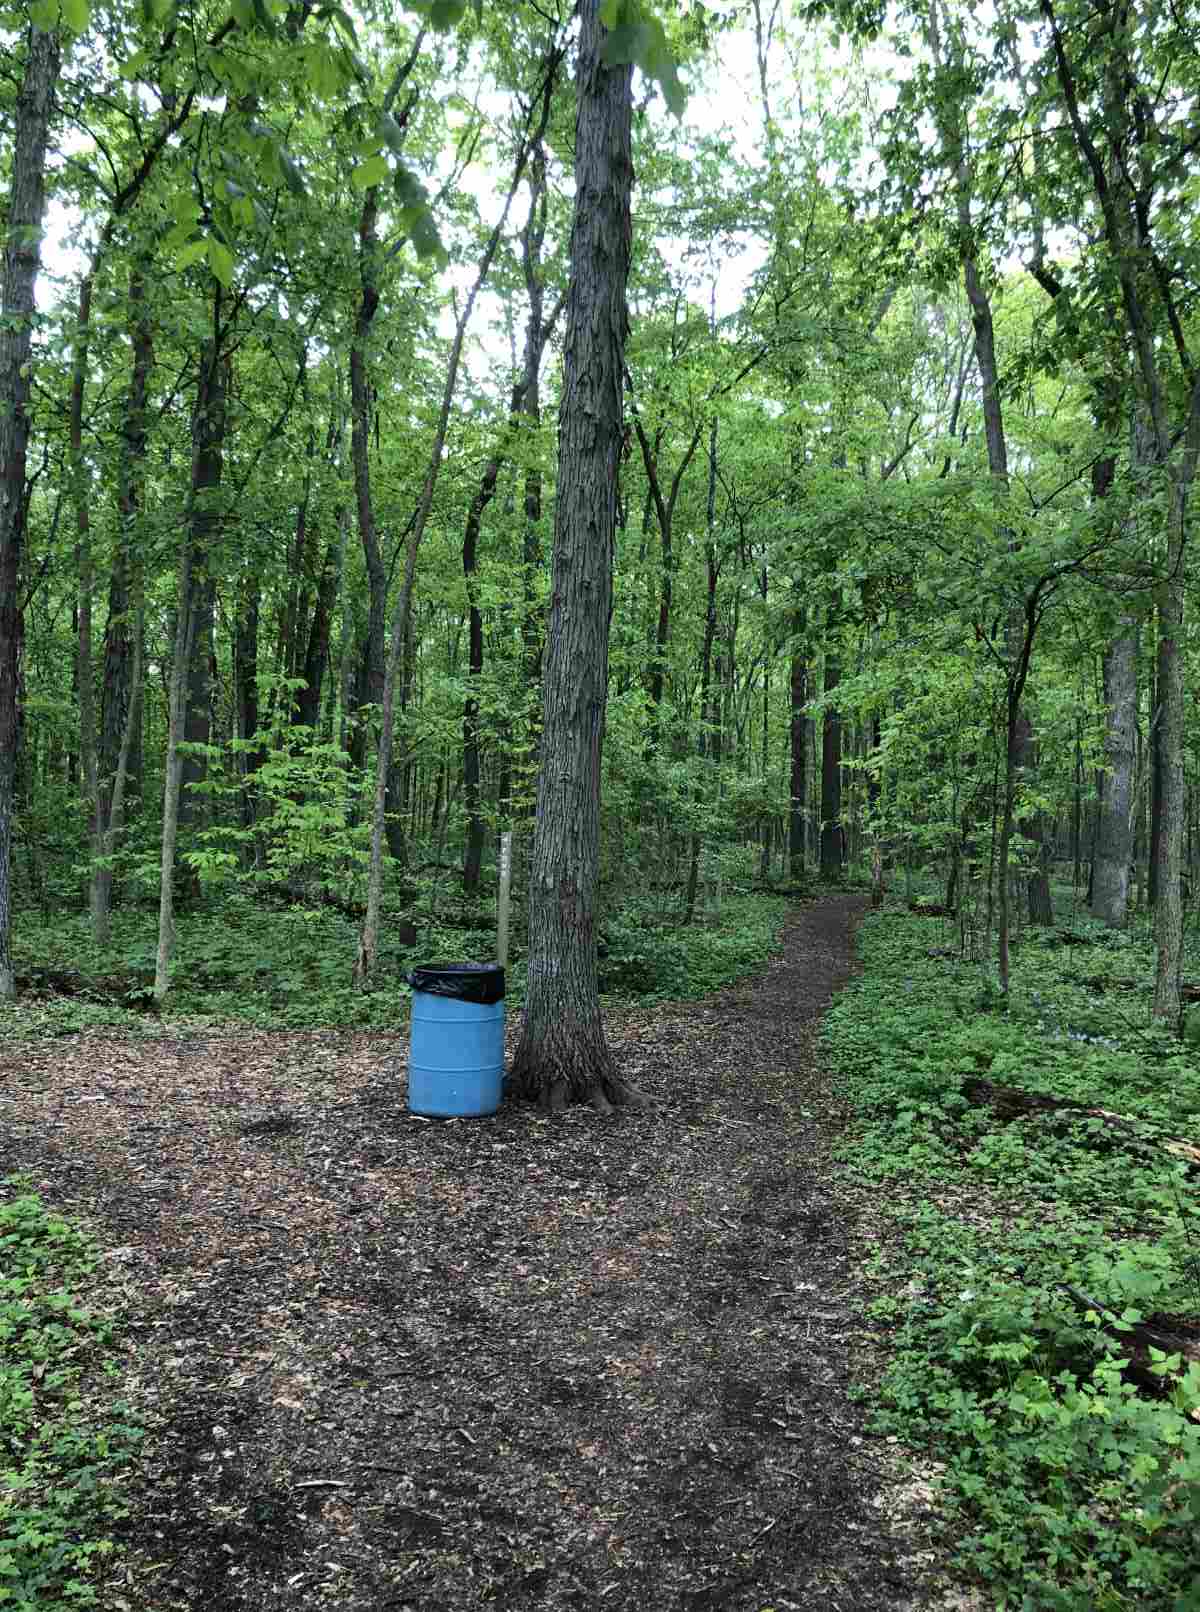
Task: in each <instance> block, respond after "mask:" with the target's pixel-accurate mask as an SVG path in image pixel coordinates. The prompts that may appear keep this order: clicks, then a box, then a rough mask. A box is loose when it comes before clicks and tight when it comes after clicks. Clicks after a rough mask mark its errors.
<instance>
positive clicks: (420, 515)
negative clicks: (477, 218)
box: [354, 43, 562, 989]
mask: <svg viewBox="0 0 1200 1612" xmlns="http://www.w3.org/2000/svg"><path fill="white" fill-rule="evenodd" d="M561 62H562V50H561V48H560V47H559V46H558V45H557V44H556V43H555V44H551V46H550V47H549V48H548V50H547V52H546V55H545V56H544V57H543V59H542V61H541V63H540V64H539V65H540V68H541V71H542V78H541V82H540V84H539V87H538V93H537V95H536V96H535V98H534V101H533V103H532V105H531V106H530V110H529V122H530V123H532V122H533V121H534V120H535V119H536V120H537V125H536V129H535V130H533V131H531V130H530V129H529V127H528V125H527V127H526V131H525V135H524V137H523V139H522V141H521V144H520V147H519V149H518V152H517V158H516V162H515V164H514V170H513V178H512V183H511V184H510V185H509V188H508V194H507V196H506V197H505V200H504V206H503V208H502V209H501V213H500V218H499V220H498V221H497V223H496V226H495V228H494V229H493V230H492V232H491V234H490V235H489V237H488V239H487V243H486V245H485V246H484V249H483V253H482V255H481V257H480V260H479V267H478V269H477V270H476V273H475V281H474V284H473V285H472V287H471V290H470V292H469V293H468V295H467V299H466V301H465V303H464V304H463V308H462V312H461V313H460V314H459V316H458V320H457V322H456V325H455V330H454V340H453V341H452V342H451V344H450V358H449V361H448V363H447V366H446V382H445V386H444V387H443V389H442V402H441V408H440V409H439V412H438V419H437V425H436V427H435V428H434V434H433V445H432V447H431V449H430V456H429V464H428V466H427V468H426V471H425V481H424V484H423V486H422V488H421V496H420V498H419V499H418V502H417V507H416V509H415V510H414V511H413V517H412V520H411V522H410V523H409V533H408V541H407V543H406V545H405V550H404V576H403V579H402V581H401V584H400V597H399V599H398V600H397V602H396V608H395V611H394V613H393V616H392V634H391V642H390V645H389V648H388V658H387V666H386V669H385V674H384V684H383V713H382V724H381V727H380V733H379V751H378V755H377V760H376V770H375V803H374V810H373V815H372V820H371V860H370V868H369V872H368V876H367V911H366V916H365V918H364V920H363V927H362V933H361V935H360V937H359V945H358V954H357V956H356V958H355V961H354V979H355V982H356V984H357V985H358V986H359V988H360V989H364V988H365V987H366V984H367V982H368V980H369V979H370V977H371V973H372V971H373V969H374V967H375V957H376V954H377V952H378V949H379V920H380V913H381V911H382V905H383V837H384V824H385V820H386V817H387V803H388V777H389V770H390V768H391V764H392V746H393V722H394V719H395V704H396V684H397V681H398V679H399V673H400V667H401V661H402V658H403V650H404V646H405V644H406V642H407V640H408V630H409V618H410V612H411V609H412V595H413V584H414V581H415V578H416V569H417V554H418V551H419V550H420V547H421V540H422V538H423V537H424V536H425V527H426V525H427V524H428V521H429V512H430V510H431V509H432V507H433V495H434V491H435V490H436V487H437V481H438V475H439V473H440V471H441V468H442V457H443V454H444V451H445V446H446V430H447V427H448V425H449V421H450V408H451V405H452V403H453V401H454V392H455V389H456V387H457V385H458V370H459V365H460V363H461V362H462V350H463V343H464V341H465V340H466V335H467V327H468V325H469V324H470V322H471V317H472V315H473V313H474V311H475V304H476V302H477V301H478V299H479V293H480V291H481V290H482V289H483V286H484V284H485V283H486V281H487V277H488V274H489V273H490V272H491V267H492V260H493V258H494V257H495V255H496V250H497V248H498V247H499V245H500V240H501V237H502V235H503V232H504V229H505V226H506V225H507V223H508V215H509V211H510V210H511V208H512V204H513V198H514V197H515V196H516V193H517V190H518V188H519V187H520V184H521V177H522V175H523V174H524V171H525V165H526V163H527V162H528V160H529V157H530V154H531V152H532V151H533V150H535V149H536V148H537V147H538V146H540V144H541V142H542V140H543V138H544V137H545V133H546V126H547V124H548V123H549V121H550V109H551V103H552V100H553V91H554V84H555V81H556V79H557V76H558V69H559V66H560V65H561Z"/></svg>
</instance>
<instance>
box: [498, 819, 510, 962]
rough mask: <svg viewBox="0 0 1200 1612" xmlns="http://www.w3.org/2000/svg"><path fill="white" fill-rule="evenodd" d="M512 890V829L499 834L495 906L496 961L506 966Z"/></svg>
mask: <svg viewBox="0 0 1200 1612" xmlns="http://www.w3.org/2000/svg"><path fill="white" fill-rule="evenodd" d="M511 890H512V829H511V828H509V829H505V831H504V833H503V834H501V836H500V898H499V901H498V903H497V908H496V961H497V962H498V963H499V964H500V967H501V968H506V967H507V966H508V906H509V895H510V892H511Z"/></svg>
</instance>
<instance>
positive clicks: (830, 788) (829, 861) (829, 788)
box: [821, 620, 844, 879]
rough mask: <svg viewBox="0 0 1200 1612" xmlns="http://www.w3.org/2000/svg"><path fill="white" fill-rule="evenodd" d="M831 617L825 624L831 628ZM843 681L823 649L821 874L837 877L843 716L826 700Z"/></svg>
mask: <svg viewBox="0 0 1200 1612" xmlns="http://www.w3.org/2000/svg"><path fill="white" fill-rule="evenodd" d="M833 625H834V624H833V622H832V620H831V621H830V622H829V623H828V629H829V631H830V632H832V630H833ZM841 680H842V666H841V661H840V660H839V658H838V656H837V654H836V653H835V652H834V651H833V650H832V649H831V648H829V647H828V645H827V646H826V649H825V689H824V692H825V697H826V704H825V709H824V712H823V714H822V718H821V877H822V878H823V879H839V878H841V874H842V845H843V839H844V834H843V829H842V719H841V717H840V715H839V714H838V711H837V708H836V707H835V706H834V705H832V704H831V703H829V696H830V695H831V694H833V693H835V692H836V690H837V687H838V684H839V683H840V682H841Z"/></svg>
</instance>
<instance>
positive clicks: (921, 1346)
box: [825, 910, 1200, 1612]
mask: <svg viewBox="0 0 1200 1612" xmlns="http://www.w3.org/2000/svg"><path fill="white" fill-rule="evenodd" d="M949 938H951V936H950V934H949V932H948V926H947V931H946V932H943V931H941V930H940V928H939V926H937V925H935V924H932V923H931V922H930V920H929V919H928V918H921V917H913V916H910V915H909V914H908V913H906V912H893V911H890V910H885V911H884V912H883V913H880V914H878V915H874V916H872V917H871V918H869V919H868V920H867V921H866V923H865V924H864V926H863V930H862V934H861V942H860V944H861V954H862V958H863V961H864V964H865V973H864V975H863V977H862V978H860V979H859V980H858V981H857V982H856V983H855V984H854V985H853V986H851V988H850V989H849V990H847V991H846V992H845V993H844V994H843V996H842V997H841V998H840V999H839V1001H838V1003H837V1004H836V1006H835V1008H834V1010H833V1011H832V1013H831V1014H830V1015H829V1018H828V1020H827V1024H826V1031H825V1034H826V1039H827V1045H828V1048H829V1051H830V1054H831V1056H832V1059H833V1061H834V1066H835V1068H836V1070H837V1071H838V1073H839V1075H840V1078H841V1081H842V1083H843V1086H844V1090H845V1092H846V1094H847V1095H848V1097H849V1099H850V1101H851V1103H852V1105H853V1109H854V1111H855V1115H856V1118H855V1120H854V1122H853V1124H852V1132H851V1140H850V1142H849V1143H848V1152H847V1157H848V1158H849V1159H850V1161H851V1163H852V1165H853V1167H854V1168H855V1169H856V1170H857V1171H858V1172H860V1173H861V1174H862V1175H863V1176H865V1177H867V1178H868V1179H869V1180H871V1181H872V1182H874V1183H876V1188H877V1194H878V1200H879V1202H880V1204H881V1206H883V1208H884V1210H885V1212H886V1213H887V1214H889V1215H890V1216H892V1217H893V1218H894V1220H895V1223H896V1228H897V1236H896V1237H894V1238H887V1239H885V1240H884V1243H883V1245H882V1247H881V1251H880V1253H879V1255H878V1258H877V1261H876V1265H875V1268H874V1271H873V1275H874V1277H875V1278H876V1280H877V1282H878V1284H879V1287H880V1289H881V1291H882V1296H881V1297H880V1298H879V1299H878V1301H877V1302H876V1303H875V1305H874V1306H873V1311H874V1317H875V1320H876V1322H877V1323H878V1324H879V1325H880V1327H881V1328H882V1329H884V1330H885V1332H887V1333H888V1335H889V1341H890V1344H891V1348H892V1351H893V1352H892V1354H891V1364H890V1369H889V1370H888V1372H887V1375H886V1378H885V1380H884V1382H883V1385H882V1389H881V1390H871V1392H872V1393H873V1395H874V1396H875V1407H874V1426H875V1428H876V1430H877V1431H879V1432H885V1433H888V1434H895V1435H899V1436H900V1437H901V1438H902V1439H903V1440H904V1441H906V1442H907V1443H909V1444H910V1445H915V1446H922V1447H925V1448H927V1449H928V1451H929V1452H930V1454H932V1455H933V1456H934V1457H935V1458H936V1459H937V1460H938V1461H940V1462H941V1463H943V1464H944V1468H945V1471H944V1478H943V1484H944V1492H945V1500H946V1502H947V1507H948V1512H947V1515H948V1522H949V1526H950V1529H951V1531H952V1535H953V1537H954V1539H955V1541H956V1550H957V1555H958V1561H959V1564H960V1565H961V1566H962V1568H963V1569H964V1570H965V1571H966V1572H967V1573H969V1574H971V1575H972V1576H975V1577H977V1578H978V1579H979V1580H981V1581H982V1582H983V1583H984V1584H985V1585H986V1586H987V1587H988V1589H989V1590H990V1591H991V1593H992V1594H993V1595H994V1597H995V1598H996V1602H997V1604H998V1605H999V1606H1000V1607H1002V1608H1020V1609H1021V1612H1041V1609H1061V1612H1068V1609H1069V1612H1090V1609H1128V1612H1132V1609H1134V1608H1137V1609H1139V1612H1197V1609H1200V1554H1198V1552H1197V1548H1196V1539H1197V1530H1198V1526H1200V1367H1198V1366H1196V1365H1194V1364H1193V1365H1190V1366H1187V1364H1186V1362H1185V1361H1183V1360H1181V1358H1180V1357H1179V1355H1178V1354H1174V1355H1172V1354H1171V1353H1170V1352H1169V1351H1167V1350H1156V1349H1154V1348H1153V1347H1146V1346H1145V1344H1144V1343H1142V1344H1138V1342H1137V1340H1136V1339H1135V1338H1134V1336H1133V1335H1132V1328H1133V1326H1134V1325H1136V1323H1138V1322H1140V1321H1152V1322H1153V1323H1154V1324H1155V1326H1157V1327H1158V1328H1159V1329H1160V1330H1161V1331H1166V1332H1169V1331H1170V1330H1171V1327H1172V1325H1175V1326H1176V1327H1178V1328H1179V1330H1180V1332H1185V1331H1186V1328H1187V1326H1188V1325H1189V1324H1194V1322H1195V1321H1196V1320H1197V1319H1198V1318H1200V1194H1198V1192H1197V1175H1196V1174H1195V1173H1194V1172H1192V1173H1189V1169H1188V1164H1187V1161H1186V1160H1185V1159H1184V1158H1182V1157H1180V1156H1178V1155H1176V1154H1174V1153H1172V1152H1171V1151H1170V1144H1171V1143H1172V1141H1177V1140H1184V1141H1187V1140H1192V1141H1200V1118H1198V1116H1200V1063H1198V1061H1197V1057H1196V1056H1195V1054H1194V1053H1193V1050H1192V1049H1191V1048H1188V1047H1185V1046H1184V1045H1183V1044H1182V1043H1181V1042H1180V1040H1179V1039H1178V1038H1177V1037H1176V1036H1175V1035H1174V1034H1173V1033H1170V1032H1168V1031H1166V1030H1163V1029H1160V1028H1151V1027H1150V1025H1149V1023H1148V1014H1147V1008H1148V1002H1149V994H1148V980H1149V977H1150V975H1151V973H1152V967H1153V961H1152V956H1151V953H1150V950H1149V945H1148V941H1142V940H1139V939H1137V938H1131V937H1129V936H1127V935H1108V934H1105V933H1104V932H1103V931H1100V930H1098V929H1096V928H1094V927H1090V926H1089V925H1087V924H1085V923H1079V922H1077V923H1076V924H1075V925H1074V926H1073V929H1072V931H1071V941H1072V942H1073V943H1067V942H1066V941H1065V940H1064V938H1063V934H1062V932H1058V933H1055V932H1049V931H1048V932H1046V933H1045V934H1044V935H1042V936H1041V937H1040V938H1037V937H1028V938H1027V939H1026V941H1025V943H1024V944H1023V945H1022V947H1021V949H1020V951H1019V953H1018V954H1017V956H1016V958H1015V959H1014V967H1013V979H1012V992H1011V1002H1010V1003H1009V1005H1008V1006H1007V1008H1005V1005H1004V1004H1003V1002H1002V1001H1001V999H1000V997H999V995H998V993H997V991H996V990H995V987H994V984H992V983H991V982H989V980H988V978H987V976H986V974H984V973H983V972H982V971H981V969H980V967H979V966H978V965H977V964H975V965H973V964H970V963H966V962H962V961H958V960H956V958H955V956H953V955H949V956H948V955H945V954H946V953H947V952H953V950H954V948H952V947H951V946H948V945H947V944H946V941H947V940H948V939H949ZM981 1082H988V1083H994V1084H995V1085H998V1086H1006V1087H1016V1088H1019V1089H1020V1090H1021V1091H1024V1092H1031V1093H1040V1094H1042V1095H1044V1096H1048V1097H1055V1098H1059V1099H1065V1100H1068V1101H1070V1102H1073V1103H1078V1104H1080V1105H1082V1108H1081V1110H1080V1111H1073V1110H1070V1109H1065V1110H1064V1109H1059V1110H1057V1111H1056V1110H1052V1109H1042V1110H1040V1111H1032V1112H1029V1113H1024V1114H1021V1115H1019V1116H1018V1117H1015V1118H1012V1117H1009V1118H1007V1119H1006V1118H1004V1117H1002V1115H1001V1114H999V1113H998V1112H997V1110H996V1108H995V1107H994V1106H992V1105H991V1104H989V1103H988V1102H987V1101H985V1100H981V1099H983V1098H985V1097H986V1095H987V1092H986V1088H985V1087H983V1086H981V1085H980V1083H981ZM973 1083H974V1084H973ZM1087 1108H1095V1109H1104V1110H1106V1111H1108V1112H1107V1114H1088V1113H1086V1112H1083V1111H1082V1110H1083V1109H1087ZM1113 1116H1120V1118H1119V1119H1118V1118H1114V1117H1113ZM1068 1289H1073V1290H1074V1296H1073V1295H1072V1293H1071V1292H1069V1291H1067V1290H1068ZM1081 1296H1082V1298H1081ZM1185 1367H1186V1369H1185ZM864 1392H866V1390H864Z"/></svg>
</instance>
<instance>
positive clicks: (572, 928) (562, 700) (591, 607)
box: [511, 0, 635, 1111]
mask: <svg viewBox="0 0 1200 1612" xmlns="http://www.w3.org/2000/svg"><path fill="white" fill-rule="evenodd" d="M580 18H581V28H580V38H579V61H578V68H577V77H576V93H577V113H576V125H575V218H574V224H573V227H572V231H571V283H570V291H569V293H568V300H567V330H566V339H565V345H564V351H563V390H562V403H561V406H560V410H559V477H558V502H557V508H556V512H555V523H554V553H553V561H552V577H551V606H550V628H549V634H548V639H547V645H546V657H545V674H544V680H543V682H544V691H543V704H542V766H541V773H540V776H539V779H538V802H537V818H536V823H535V827H534V836H533V850H532V856H531V865H530V874H529V965H528V994H527V996H526V1001H525V1016H524V1024H523V1027H522V1034H521V1041H520V1045H519V1046H518V1049H517V1053H516V1056H515V1058H514V1060H513V1065H512V1071H511V1084H512V1086H513V1088H514V1090H515V1091H516V1092H517V1093H519V1094H520V1095H521V1096H523V1097H527V1098H531V1099H535V1100H536V1101H537V1102H538V1103H539V1104H540V1105H541V1106H542V1107H543V1108H547V1109H561V1108H563V1107H564V1106H565V1105H566V1104H567V1103H568V1102H569V1101H571V1100H572V1099H587V1100H590V1101H592V1102H593V1103H594V1104H595V1106H596V1107H597V1108H598V1109H600V1110H601V1111H607V1110H608V1109H609V1108H611V1106H612V1105H613V1103H614V1102H620V1101H622V1100H627V1099H629V1098H631V1097H633V1096H634V1095H635V1094H634V1093H633V1092H632V1091H631V1089H630V1088H628V1087H627V1086H625V1085H624V1083H623V1082H621V1081H620V1080H619V1079H618V1077H617V1074H616V1070H615V1067H614V1064H613V1060H612V1055H611V1053H610V1052H609V1050H608V1046H607V1043H606V1042H605V1039H604V1028H603V1025H602V1023H601V1019H600V997H599V990H598V983H597V971H596V970H597V959H596V897H597V884H598V874H599V856H600V758H601V750H602V746H603V740H604V716H605V699H606V695H607V680H608V633H609V615H610V610H611V605H612V560H613V543H614V539H615V532H616V521H617V473H618V466H619V462H620V454H621V436H622V408H621V398H622V380H623V373H624V353H625V339H626V335H627V332H628V312H627V308H626V302H625V283H626V279H627V277H628V274H629V256H630V246H631V235H632V226H631V221H630V195H631V191H632V185H633V161H632V156H631V150H630V129H631V123H632V110H633V108H632V82H631V81H632V70H631V68H629V67H628V66H618V67H605V66H603V65H602V63H601V60H600V51H601V47H602V43H603V40H604V37H605V30H604V28H603V26H602V25H601V22H600V0H581V4H580Z"/></svg>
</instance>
